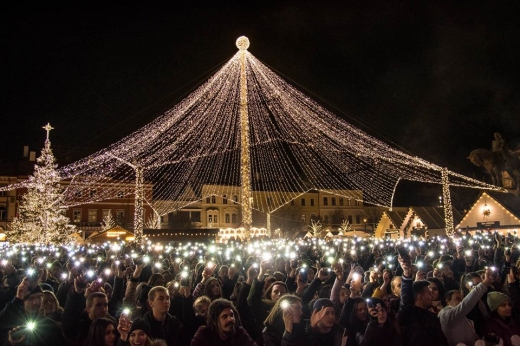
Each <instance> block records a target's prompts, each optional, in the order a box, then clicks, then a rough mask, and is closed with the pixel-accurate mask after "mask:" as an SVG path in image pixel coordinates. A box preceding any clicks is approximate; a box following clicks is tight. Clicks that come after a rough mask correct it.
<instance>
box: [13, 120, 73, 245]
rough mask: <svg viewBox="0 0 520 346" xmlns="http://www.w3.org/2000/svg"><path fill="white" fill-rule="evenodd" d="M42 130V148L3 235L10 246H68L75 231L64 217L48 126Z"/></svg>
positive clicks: (58, 176) (49, 127)
mask: <svg viewBox="0 0 520 346" xmlns="http://www.w3.org/2000/svg"><path fill="white" fill-rule="evenodd" d="M43 128H44V129H45V130H46V131H47V139H46V141H45V147H44V148H43V150H42V153H41V155H40V157H38V159H37V160H36V165H34V173H33V175H32V176H30V177H29V180H28V184H27V193H26V194H24V195H23V196H22V202H21V203H20V206H19V207H18V215H17V217H16V218H14V220H13V223H12V224H11V227H10V230H8V231H7V232H6V233H7V234H6V235H7V238H8V240H9V242H11V243H52V244H63V243H68V242H70V241H71V240H72V238H71V237H70V235H71V234H72V233H73V232H75V229H76V227H75V226H74V225H71V224H70V220H69V218H68V217H66V216H65V209H66V207H65V205H64V196H63V193H62V189H61V187H60V184H59V182H60V180H61V178H60V175H59V173H58V172H57V170H56V168H57V166H58V165H57V164H55V158H54V155H53V154H52V150H51V143H50V141H49V131H50V130H51V129H52V127H51V126H50V125H49V124H47V125H46V126H44V127H43Z"/></svg>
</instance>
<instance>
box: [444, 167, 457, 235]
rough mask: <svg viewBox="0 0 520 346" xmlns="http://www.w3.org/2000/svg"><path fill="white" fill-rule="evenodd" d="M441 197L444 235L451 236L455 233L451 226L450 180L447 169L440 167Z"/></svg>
mask: <svg viewBox="0 0 520 346" xmlns="http://www.w3.org/2000/svg"><path fill="white" fill-rule="evenodd" d="M442 198H443V199H444V222H445V230H446V235H448V236H452V235H453V234H454V233H455V229H454V227H453V209H452V208H453V207H452V205H451V197H450V181H449V175H448V169H447V168H443V169H442Z"/></svg>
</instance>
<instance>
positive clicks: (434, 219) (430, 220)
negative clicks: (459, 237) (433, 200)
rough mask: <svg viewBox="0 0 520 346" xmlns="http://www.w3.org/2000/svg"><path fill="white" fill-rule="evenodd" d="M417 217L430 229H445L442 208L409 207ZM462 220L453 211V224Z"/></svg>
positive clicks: (456, 212) (460, 216)
mask: <svg viewBox="0 0 520 346" xmlns="http://www.w3.org/2000/svg"><path fill="white" fill-rule="evenodd" d="M411 209H413V211H414V212H415V213H416V214H417V216H418V217H419V218H420V219H421V220H422V222H424V224H425V225H426V226H428V228H430V229H443V228H446V222H445V219H444V208H443V207H411ZM461 220H462V215H461V214H460V213H459V212H458V211H457V210H455V209H453V223H454V224H455V225H457V224H458V223H460V221H461Z"/></svg>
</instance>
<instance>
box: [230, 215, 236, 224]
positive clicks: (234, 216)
mask: <svg viewBox="0 0 520 346" xmlns="http://www.w3.org/2000/svg"><path fill="white" fill-rule="evenodd" d="M231 222H232V223H237V214H231Z"/></svg>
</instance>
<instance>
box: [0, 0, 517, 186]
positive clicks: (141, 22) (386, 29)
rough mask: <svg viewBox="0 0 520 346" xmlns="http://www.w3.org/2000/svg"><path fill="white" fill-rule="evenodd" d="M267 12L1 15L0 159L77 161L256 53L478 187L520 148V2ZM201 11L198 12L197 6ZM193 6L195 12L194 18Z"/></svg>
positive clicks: (264, 7)
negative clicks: (499, 147)
mask: <svg viewBox="0 0 520 346" xmlns="http://www.w3.org/2000/svg"><path fill="white" fill-rule="evenodd" d="M394 2H395V3H397V4H390V2H389V1H373V2H369V3H368V4H366V2H365V1H357V2H353V1H328V2H321V1H308V2H306V1H259V2H257V3H258V4H257V5H255V6H256V7H252V6H251V5H244V4H242V5H236V4H233V5H232V4H229V2H227V1H213V2H212V3H213V5H207V6H201V4H198V6H194V5H193V6H192V7H182V6H176V7H169V8H152V7H147V6H139V7H138V6H125V7H121V6H120V7H116V6H112V7H102V8H101V7H100V8H97V9H95V7H93V8H91V9H88V10H87V9H74V8H64V9H37V8H34V9H27V8H23V9H21V8H12V9H3V10H2V11H1V13H0V23H1V24H0V25H1V31H0V40H1V41H0V42H1V46H2V50H1V62H2V63H1V65H0V69H1V75H0V85H1V90H0V92H1V96H0V97H1V98H0V100H1V102H0V114H1V119H2V129H3V131H2V136H1V137H0V138H1V139H0V140H1V146H0V160H2V161H4V162H5V161H9V160H12V159H15V158H18V157H19V156H20V155H21V153H22V147H23V145H24V144H27V145H30V146H31V150H36V151H37V152H39V151H40V148H41V147H42V145H43V141H44V139H45V138H44V137H45V133H44V131H43V130H42V129H41V127H42V126H43V125H45V124H46V123H47V122H50V123H51V125H52V126H53V127H55V130H54V131H53V132H52V134H51V140H52V144H53V147H55V148H60V150H62V152H64V153H67V154H68V155H69V156H71V157H75V156H77V157H79V156H82V155H84V154H85V153H90V152H92V151H94V150H96V149H100V148H103V147H105V146H106V145H108V144H110V143H113V142H115V141H117V140H119V139H121V138H122V137H123V136H125V135H127V134H129V133H131V132H132V131H134V130H136V129H138V128H139V127H141V126H142V125H144V124H146V123H148V122H149V121H151V120H152V119H154V118H155V117H157V116H158V115H160V114H162V113H163V112H164V111H165V110H166V109H168V108H170V107H171V106H173V105H174V104H176V103H177V102H179V101H180V100H181V99H182V98H183V97H184V96H186V95H187V93H189V91H191V90H193V88H194V87H196V86H197V85H199V84H200V83H201V82H202V81H204V80H205V79H206V78H207V77H208V76H209V75H210V74H211V73H212V72H214V71H215V70H216V69H217V68H218V67H219V66H220V65H221V64H222V63H223V62H225V61H227V60H228V59H230V58H231V57H232V56H233V55H234V54H235V52H236V50H237V49H236V46H235V40H236V38H237V37H239V36H241V35H246V36H248V37H249V39H250V41H251V46H250V48H249V51H250V52H251V53H252V54H253V55H255V56H256V57H257V58H258V59H260V60H261V61H262V62H264V63H265V64H266V65H267V66H269V67H270V68H272V69H273V70H275V71H276V72H278V73H280V74H281V75H282V76H283V77H284V78H286V80H288V81H289V82H290V83H291V84H293V85H295V86H296V87H298V88H300V89H301V90H302V91H304V92H306V93H308V94H309V95H310V96H311V97H313V98H315V99H316V100H317V101H318V102H320V103H322V104H323V105H325V106H326V107H327V108H329V109H330V110H331V111H333V112H334V113H336V114H337V115H338V116H340V117H343V118H345V119H347V120H348V121H349V122H351V123H353V124H354V125H357V126H361V127H362V128H363V129H365V130H366V131H367V132H369V133H371V134H373V135H374V136H376V137H377V138H380V139H382V140H384V141H386V142H388V143H391V144H392V145H394V146H398V147H400V148H401V149H403V150H406V151H407V152H409V153H412V154H413V155H417V156H420V157H422V158H424V159H426V160H429V161H431V162H434V163H436V164H439V165H442V166H447V167H449V168H450V169H451V170H454V171H456V172H460V173H463V174H467V175H469V176H473V177H476V178H478V179H482V178H483V177H484V174H483V172H482V170H481V169H479V168H476V167H474V166H472V165H471V164H470V163H469V162H468V161H467V159H466V157H467V155H468V153H469V152H470V151H471V150H473V149H476V148H480V147H484V148H490V144H491V140H492V139H493V133H494V132H496V131H499V132H501V133H502V135H503V137H504V138H505V139H506V140H507V141H508V142H509V144H510V146H512V147H515V146H516V145H518V144H519V143H520V120H519V119H520V117H519V115H520V68H519V61H520V49H519V47H520V21H519V20H518V16H517V15H518V13H519V11H518V10H519V6H518V5H517V4H516V2H515V1H500V2H494V1H443V2H441V1H417V0H415V1H394ZM195 3H197V2H195ZM186 6H188V5H186Z"/></svg>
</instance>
